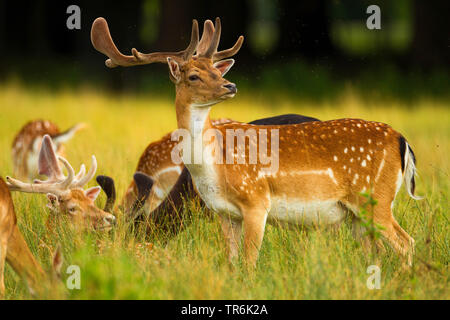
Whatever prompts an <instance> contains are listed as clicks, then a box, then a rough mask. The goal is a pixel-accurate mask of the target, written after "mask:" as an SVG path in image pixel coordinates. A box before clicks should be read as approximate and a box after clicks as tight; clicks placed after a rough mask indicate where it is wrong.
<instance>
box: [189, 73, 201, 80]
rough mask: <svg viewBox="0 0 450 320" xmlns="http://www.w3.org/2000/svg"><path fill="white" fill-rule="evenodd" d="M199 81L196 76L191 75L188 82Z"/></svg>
mask: <svg viewBox="0 0 450 320" xmlns="http://www.w3.org/2000/svg"><path fill="white" fill-rule="evenodd" d="M196 80H200V77H199V76H198V75H196V74H193V75H192V76H189V81H196Z"/></svg>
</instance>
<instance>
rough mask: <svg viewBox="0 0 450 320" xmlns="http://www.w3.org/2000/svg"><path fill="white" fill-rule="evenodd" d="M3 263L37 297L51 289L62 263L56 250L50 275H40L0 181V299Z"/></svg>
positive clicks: (38, 265)
mask: <svg viewBox="0 0 450 320" xmlns="http://www.w3.org/2000/svg"><path fill="white" fill-rule="evenodd" d="M5 261H6V262H8V263H9V264H10V265H11V267H12V268H13V269H14V271H15V272H16V273H17V274H19V275H20V276H21V277H22V278H23V279H24V280H25V281H26V283H27V285H28V288H29V289H30V291H31V292H32V293H35V294H38V295H39V296H40V295H41V293H44V292H45V290H47V289H49V290H51V291H52V290H54V287H55V285H56V284H57V283H58V282H59V280H58V279H57V278H58V277H59V275H60V271H61V266H62V262H63V261H62V256H61V252H60V250H59V247H58V249H57V250H56V253H55V255H54V257H53V270H54V272H52V273H50V274H47V273H46V272H44V270H43V269H42V267H41V265H40V264H39V262H38V261H37V260H36V259H35V258H34V256H33V254H32V253H31V251H30V249H29V247H28V245H27V243H26V242H25V239H24V238H23V236H22V234H21V233H20V230H19V228H18V226H17V217H16V213H15V211H14V205H13V202H12V198H11V194H10V192H9V190H8V186H7V185H6V183H5V181H3V179H1V178H0V298H2V297H4V294H5V284H4V270H5V269H4V268H5ZM46 286H49V287H48V288H46Z"/></svg>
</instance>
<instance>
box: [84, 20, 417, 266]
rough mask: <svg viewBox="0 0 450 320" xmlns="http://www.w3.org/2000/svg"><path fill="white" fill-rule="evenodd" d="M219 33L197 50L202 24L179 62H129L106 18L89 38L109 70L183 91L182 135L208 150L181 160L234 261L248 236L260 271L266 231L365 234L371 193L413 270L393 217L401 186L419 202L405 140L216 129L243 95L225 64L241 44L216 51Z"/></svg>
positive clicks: (323, 127)
mask: <svg viewBox="0 0 450 320" xmlns="http://www.w3.org/2000/svg"><path fill="white" fill-rule="evenodd" d="M211 25H212V22H210V21H206V22H205V29H206V30H209V31H208V33H207V34H208V37H209V38H210V39H211V41H208V42H207V43H209V46H208V47H207V48H204V47H203V46H202V43H200V44H199V39H198V38H199V36H198V34H199V33H198V24H197V21H196V20H194V21H193V25H192V35H191V42H190V44H189V46H188V47H187V49H185V50H183V51H180V52H173V53H167V52H165V53H160V52H155V53H150V54H143V53H140V52H139V51H137V50H136V49H133V50H132V55H131V56H125V55H123V54H122V53H120V52H119V51H118V49H117V47H116V46H115V45H114V43H113V41H112V38H111V35H110V33H109V29H108V26H107V23H106V21H105V20H104V19H103V18H98V19H96V20H95V21H94V23H93V26H92V30H91V39H92V43H93V45H94V47H95V48H96V49H97V50H98V51H100V52H102V53H104V54H105V55H107V56H108V57H109V59H108V60H107V61H106V65H107V66H108V67H115V66H119V65H120V66H135V65H143V64H150V63H154V62H163V63H167V64H168V65H169V75H170V79H171V80H172V82H173V83H174V84H175V88H176V99H175V106H176V114H177V122H178V128H179V129H184V130H185V131H187V132H188V133H189V134H190V143H191V145H193V146H197V145H200V146H201V147H202V149H201V150H203V152H202V154H201V155H200V159H198V158H197V157H196V152H195V148H191V150H190V152H185V153H183V162H184V164H185V166H186V168H187V169H188V170H189V172H190V174H191V175H192V179H193V182H194V184H195V187H196V190H197V192H198V193H199V195H200V197H201V198H202V200H203V201H204V202H205V203H206V205H207V206H208V208H209V209H211V210H213V211H214V212H216V213H217V214H218V216H219V218H220V220H221V224H222V230H223V232H224V236H225V239H226V242H227V244H228V253H229V259H230V260H232V259H233V258H234V257H236V256H237V254H238V247H239V243H240V236H241V232H242V228H243V227H244V249H245V256H246V261H247V262H248V263H249V264H250V265H255V264H256V261H257V257H258V253H259V249H260V247H261V243H262V239H263V235H264V230H265V225H266V222H269V223H276V224H278V223H282V224H283V223H285V224H294V225H301V226H305V227H313V226H317V225H323V226H331V225H336V224H339V223H341V222H342V221H343V220H344V219H345V217H346V216H347V215H351V216H352V217H353V219H354V222H355V223H354V227H355V228H356V229H360V228H361V223H360V221H359V218H358V211H359V208H360V205H362V204H363V203H364V202H365V199H364V198H363V197H362V196H361V192H364V191H370V192H371V194H372V196H373V197H374V198H375V199H376V200H377V201H378V204H377V205H376V206H375V207H374V209H373V212H372V213H371V214H372V217H371V218H372V219H373V221H374V222H375V223H376V224H378V225H381V226H382V227H383V229H382V230H381V231H380V232H381V235H382V237H383V239H384V240H386V241H387V242H388V243H389V244H390V245H391V246H392V248H393V249H394V250H395V251H396V252H397V253H399V254H400V255H402V256H405V257H406V258H407V261H408V264H411V263H412V257H413V248H414V240H413V239H412V238H411V237H410V236H409V235H408V234H407V233H406V232H405V231H404V230H403V229H402V228H401V227H400V225H399V224H398V223H397V221H396V220H395V218H394V216H393V214H392V205H393V201H394V199H395V196H396V194H397V192H398V190H399V188H400V186H401V184H402V181H403V180H405V183H406V188H407V191H408V194H409V195H410V196H411V197H412V198H414V199H418V197H416V196H414V188H415V182H414V174H415V171H416V169H415V158H414V155H413V152H412V149H411V147H410V146H409V144H408V143H407V142H406V140H405V138H404V137H403V136H402V135H401V134H400V133H398V132H396V131H394V130H393V129H392V128H391V127H390V126H388V125H387V124H383V123H380V122H372V121H365V120H360V119H339V120H331V121H324V122H317V121H316V122H312V123H304V124H297V125H285V126H280V125H270V126H254V125H250V124H241V123H237V124H235V123H233V124H229V125H222V126H213V125H212V123H211V121H210V119H209V113H210V109H211V106H212V105H214V104H217V103H219V102H222V101H224V100H227V99H230V98H233V97H234V96H235V94H236V93H237V89H236V85H235V84H233V83H230V82H229V81H227V80H226V79H224V78H223V76H224V75H225V74H226V72H227V71H228V70H229V69H230V68H231V66H232V65H233V63H234V60H232V59H227V60H222V59H224V58H228V57H230V56H232V55H234V54H235V53H237V51H238V50H239V48H240V46H241V44H242V41H243V37H241V38H239V40H238V42H237V43H236V45H235V46H234V47H233V48H231V49H228V50H224V51H220V52H218V51H217V48H218V45H219V41H220V33H221V24H220V19H219V18H217V19H216V24H215V27H214V28H213V27H211ZM211 30H214V31H213V32H210V31H211ZM205 32H206V31H205ZM205 32H204V34H205ZM202 38H203V37H202ZM195 52H197V55H195V56H194V53H195ZM227 130H229V132H232V133H233V132H234V133H235V132H236V131H237V130H240V132H244V133H249V135H250V137H249V139H245V140H244V143H243V144H241V145H240V146H239V148H238V146H237V145H234V143H233V144H231V143H230V144H227V143H226V142H227V141H226V140H227V139H223V137H227ZM269 132H270V134H269ZM212 133H214V134H212ZM250 133H253V134H250ZM244 138H245V137H244ZM253 138H255V139H256V140H255V139H253ZM232 139H233V141H234V136H232ZM269 141H270V143H269V144H268V143H267V142H269ZM267 144H268V145H267ZM258 145H259V146H260V148H261V146H263V147H265V148H266V149H265V150H266V151H267V154H270V155H271V158H270V159H271V160H272V162H271V164H273V163H274V162H276V163H277V166H276V168H274V167H272V166H270V167H268V166H267V163H264V162H265V161H262V160H261V159H260V161H258V162H257V163H252V161H250V160H251V159H250V155H249V151H247V150H250V148H255V147H256V146H258ZM230 146H231V147H230ZM184 150H186V149H184ZM227 154H228V155H230V156H231V158H232V159H233V158H238V157H239V159H241V160H244V161H243V164H236V163H234V161H233V162H231V163H221V162H220V161H219V160H220V159H224V158H226V156H227ZM192 159H194V161H193V163H192ZM195 159H197V161H195Z"/></svg>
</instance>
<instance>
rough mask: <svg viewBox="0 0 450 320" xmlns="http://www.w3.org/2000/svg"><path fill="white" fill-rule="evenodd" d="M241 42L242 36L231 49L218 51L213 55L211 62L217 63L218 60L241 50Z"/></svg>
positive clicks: (242, 40)
mask: <svg viewBox="0 0 450 320" xmlns="http://www.w3.org/2000/svg"><path fill="white" fill-rule="evenodd" d="M243 42H244V36H240V37H239V39H238V40H237V41H236V43H235V44H234V46H233V47H231V48H230V49H226V50H222V51H219V52H217V53H216V54H214V56H213V60H214V61H219V60H222V59H225V58H229V57H232V56H234V55H235V54H236V53H238V51H239V50H240V49H241V47H242V43H243Z"/></svg>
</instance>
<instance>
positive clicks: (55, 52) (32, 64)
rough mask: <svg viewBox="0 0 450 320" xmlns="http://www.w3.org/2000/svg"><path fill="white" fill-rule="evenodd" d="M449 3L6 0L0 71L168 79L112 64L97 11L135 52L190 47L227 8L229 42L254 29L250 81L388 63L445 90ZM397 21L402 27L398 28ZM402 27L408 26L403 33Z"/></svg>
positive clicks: (37, 78) (248, 54) (249, 43)
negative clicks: (95, 30)
mask: <svg viewBox="0 0 450 320" xmlns="http://www.w3.org/2000/svg"><path fill="white" fill-rule="evenodd" d="M71 4H76V5H78V6H79V7H80V8H81V21H82V24H81V30H68V29H67V28H66V20H67V18H68V16H69V14H67V13H66V9H67V7H68V6H69V5H71ZM370 4H378V5H379V6H380V8H381V15H382V18H381V21H382V29H381V30H367V28H366V26H365V23H366V19H367V17H368V14H366V8H367V6H368V5H370ZM449 12H450V2H449V1H437V0H434V1H423V0H398V2H397V1H395V4H393V2H392V1H387V0H385V1H375V2H374V1H357V0H348V1H339V0H335V1H332V0H308V1H287V0H240V1H239V0H229V1H226V2H223V1H221V2H219V1H200V0H194V1H185V0H164V1H163V0H140V1H127V2H123V1H120V2H116V1H70V2H69V1H43V0H35V1H31V0H23V1H6V0H0V52H1V55H2V59H1V61H2V63H1V64H0V81H5V80H8V79H9V78H10V77H11V76H17V77H19V78H20V79H23V80H24V81H30V82H32V83H51V84H53V85H57V84H58V83H69V84H77V83H81V82H86V81H87V82H89V81H91V82H93V83H104V84H105V85H106V86H108V87H111V88H113V89H124V88H125V89H129V88H131V89H133V88H139V87H140V86H141V85H142V83H149V82H152V81H151V79H154V81H156V79H160V78H158V77H160V74H161V73H162V72H166V70H165V66H155V67H152V68H141V69H139V68H135V69H133V68H132V69H133V70H132V71H130V69H125V68H118V69H117V70H113V71H111V70H106V68H105V67H104V65H103V61H104V58H103V56H102V55H101V54H99V53H97V52H96V51H95V50H94V49H93V48H92V45H91V43H90V39H89V32H90V26H91V23H92V21H93V20H94V19H95V18H96V17H98V16H103V17H105V18H107V20H108V22H109V25H110V29H111V33H112V35H113V38H114V40H115V42H116V44H117V45H118V47H119V48H120V50H121V51H122V52H124V53H129V52H130V50H131V48H132V47H136V48H139V49H140V50H141V51H157V50H160V51H162V50H179V49H182V48H184V47H185V46H186V44H187V42H188V41H189V36H190V35H189V32H190V25H191V21H192V19H193V18H196V19H198V20H199V22H200V23H202V22H203V21H204V20H205V19H214V17H216V16H220V17H221V19H222V26H223V32H222V39H221V46H222V47H225V46H231V45H232V44H233V43H234V41H235V40H236V39H237V37H238V36H239V35H240V34H244V35H245V36H246V40H245V44H244V47H243V48H242V50H241V52H240V53H239V55H238V57H237V60H238V65H239V70H238V71H237V72H238V73H240V74H241V77H242V81H243V82H244V83H245V82H246V81H247V82H248V83H249V84H252V83H253V82H255V80H258V79H262V78H264V75H265V74H266V73H268V72H269V71H268V70H274V71H273V76H270V77H269V76H267V77H268V78H274V79H276V80H277V83H273V86H274V87H276V86H277V85H278V86H284V87H289V86H291V87H292V88H293V89H294V91H296V90H297V89H298V88H297V87H296V85H297V83H306V84H308V83H309V81H306V80H304V79H301V78H300V77H306V78H308V77H309V76H312V75H314V76H316V77H319V78H320V79H328V78H330V77H331V79H332V80H333V81H334V82H336V81H335V80H336V79H339V80H341V79H350V80H353V81H354V82H355V81H356V82H358V81H363V80H364V79H365V78H364V77H366V78H367V77H368V76H367V75H368V74H371V73H372V74H373V73H374V74H378V75H379V76H378V78H377V77H376V76H374V77H375V78H376V79H375V80H376V81H378V82H379V81H382V72H381V71H380V70H382V69H383V68H382V67H383V66H389V70H391V71H392V70H394V72H395V76H394V79H397V80H398V81H397V80H395V81H397V82H399V81H403V80H401V79H403V78H405V79H415V80H414V83H415V85H417V86H418V87H421V86H429V83H431V82H433V81H431V80H430V81H431V82H427V81H426V80H424V79H429V78H427V77H430V75H433V76H435V75H436V74H438V77H439V79H442V81H443V82H444V83H441V84H440V86H441V87H440V88H437V89H436V88H431V89H430V88H428V87H427V88H425V89H427V90H428V89H430V91H431V92H435V93H438V92H439V93H442V94H446V93H448V91H449V90H448V88H449V87H448V85H449V84H448V79H449V78H450V76H449V70H450V63H449V62H450V27H449V26H450V23H449V20H450V19H449V18H450V17H449ZM398 21H401V22H402V23H403V24H401V26H402V28H395V27H396V26H397V25H400V24H397V22H398ZM355 25H356V27H354V26H355ZM254 26H256V27H254ZM396 30H397V31H398V30H403V33H401V32H400V33H398V36H397V33H396V32H397V31H396ZM258 39H259V40H258ZM267 39H269V40H270V41H265V40H267ZM399 39H400V40H399ZM258 41H259V42H258ZM399 43H400V44H399ZM355 48H356V49H355ZM380 68H381V69H380ZM269 73H270V72H269ZM289 73H292V74H291V75H289ZM286 74H287V75H286ZM301 74H302V75H301ZM284 75H286V76H284ZM361 77H362V78H361ZM369 78H370V77H369ZM391 78H392V77H391ZM146 79H147V80H146ZM148 79H150V80H148ZM417 79H419V80H417ZM263 80H264V79H263ZM146 81H147V82H146ZM280 81H281V82H282V83H281V84H280V83H279V82H280ZM302 81H303V82H302ZM324 81H325V80H324ZM435 82H436V81H434V82H433V83H435ZM262 83H263V84H264V85H267V86H269V87H270V86H271V85H272V84H271V83H270V81H262ZM435 86H436V85H435ZM438 87H439V85H438ZM305 90H306V89H305ZM398 90H399V92H401V91H402V89H401V88H399V89H398ZM404 90H406V89H404ZM313 92H314V91H313ZM405 92H406V91H405Z"/></svg>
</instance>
